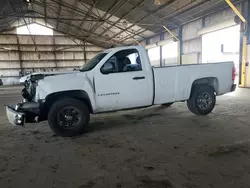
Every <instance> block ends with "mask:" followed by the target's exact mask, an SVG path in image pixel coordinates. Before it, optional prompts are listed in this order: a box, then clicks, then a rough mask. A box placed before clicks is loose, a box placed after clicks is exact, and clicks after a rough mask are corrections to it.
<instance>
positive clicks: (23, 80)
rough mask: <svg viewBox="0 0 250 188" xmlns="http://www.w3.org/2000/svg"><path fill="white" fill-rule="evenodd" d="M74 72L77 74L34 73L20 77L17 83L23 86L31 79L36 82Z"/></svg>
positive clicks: (66, 72)
mask: <svg viewBox="0 0 250 188" xmlns="http://www.w3.org/2000/svg"><path fill="white" fill-rule="evenodd" d="M76 72H78V71H64V72H35V73H31V74H28V75H26V76H23V77H21V78H20V80H19V82H20V84H24V83H26V82H27V81H29V80H30V79H32V81H38V80H41V79H44V78H45V77H48V76H55V75H61V74H72V73H76Z"/></svg>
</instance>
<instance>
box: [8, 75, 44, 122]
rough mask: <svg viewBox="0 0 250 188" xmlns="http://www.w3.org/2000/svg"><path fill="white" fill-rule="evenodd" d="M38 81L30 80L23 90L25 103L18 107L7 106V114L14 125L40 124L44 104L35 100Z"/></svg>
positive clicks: (19, 104) (17, 105)
mask: <svg viewBox="0 0 250 188" xmlns="http://www.w3.org/2000/svg"><path fill="white" fill-rule="evenodd" d="M37 84H38V80H32V79H30V80H29V81H27V82H26V83H25V88H24V89H23V90H22V97H23V101H22V102H21V103H18V104H16V105H9V106H6V114H7V118H8V120H9V122H10V123H11V124H13V125H19V126H24V124H25V123H34V122H39V121H40V120H39V117H40V116H41V108H42V106H43V102H42V101H41V100H37V99H35V97H36V87H37Z"/></svg>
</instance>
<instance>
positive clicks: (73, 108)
mask: <svg viewBox="0 0 250 188" xmlns="http://www.w3.org/2000/svg"><path fill="white" fill-rule="evenodd" d="M89 119H90V113H89V109H88V108H87V106H86V105H85V104H84V103H83V102H82V101H80V100H77V99H73V98H64V99H61V100H58V101H56V102H55V103H54V104H53V105H52V107H51V109H50V111H49V114H48V123H49V126H50V128H51V129H52V131H53V132H54V133H55V134H57V135H60V136H65V137H68V136H75V135H79V134H81V133H83V132H84V131H86V129H87V126H88V122H89Z"/></svg>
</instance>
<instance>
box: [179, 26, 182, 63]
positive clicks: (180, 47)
mask: <svg viewBox="0 0 250 188" xmlns="http://www.w3.org/2000/svg"><path fill="white" fill-rule="evenodd" d="M178 38H179V41H178V55H179V56H178V62H179V65H182V54H183V41H182V26H180V27H179V36H178Z"/></svg>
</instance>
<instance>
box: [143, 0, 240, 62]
mask: <svg viewBox="0 0 250 188" xmlns="http://www.w3.org/2000/svg"><path fill="white" fill-rule="evenodd" d="M241 6H242V4H241V3H240V4H238V5H237V8H238V9H239V10H241ZM234 16H235V13H234V12H233V10H232V9H230V8H227V9H224V10H222V11H220V12H217V13H214V14H211V15H209V16H206V17H203V18H200V19H198V20H195V21H193V22H190V23H187V24H185V25H183V26H182V41H183V43H182V63H183V64H190V63H201V60H202V37H201V36H199V35H197V31H198V30H199V29H201V28H203V27H208V26H211V25H214V24H216V23H218V22H223V21H225V20H227V19H229V18H232V17H234ZM173 32H174V33H175V34H176V36H177V37H178V32H177V30H174V31H173ZM169 37H171V36H169V34H168V33H164V37H163V40H165V39H168V38H169ZM159 41H160V36H154V37H151V38H149V39H148V41H147V44H148V45H149V44H154V43H156V42H159ZM145 44H146V41H142V42H141V45H145Z"/></svg>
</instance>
